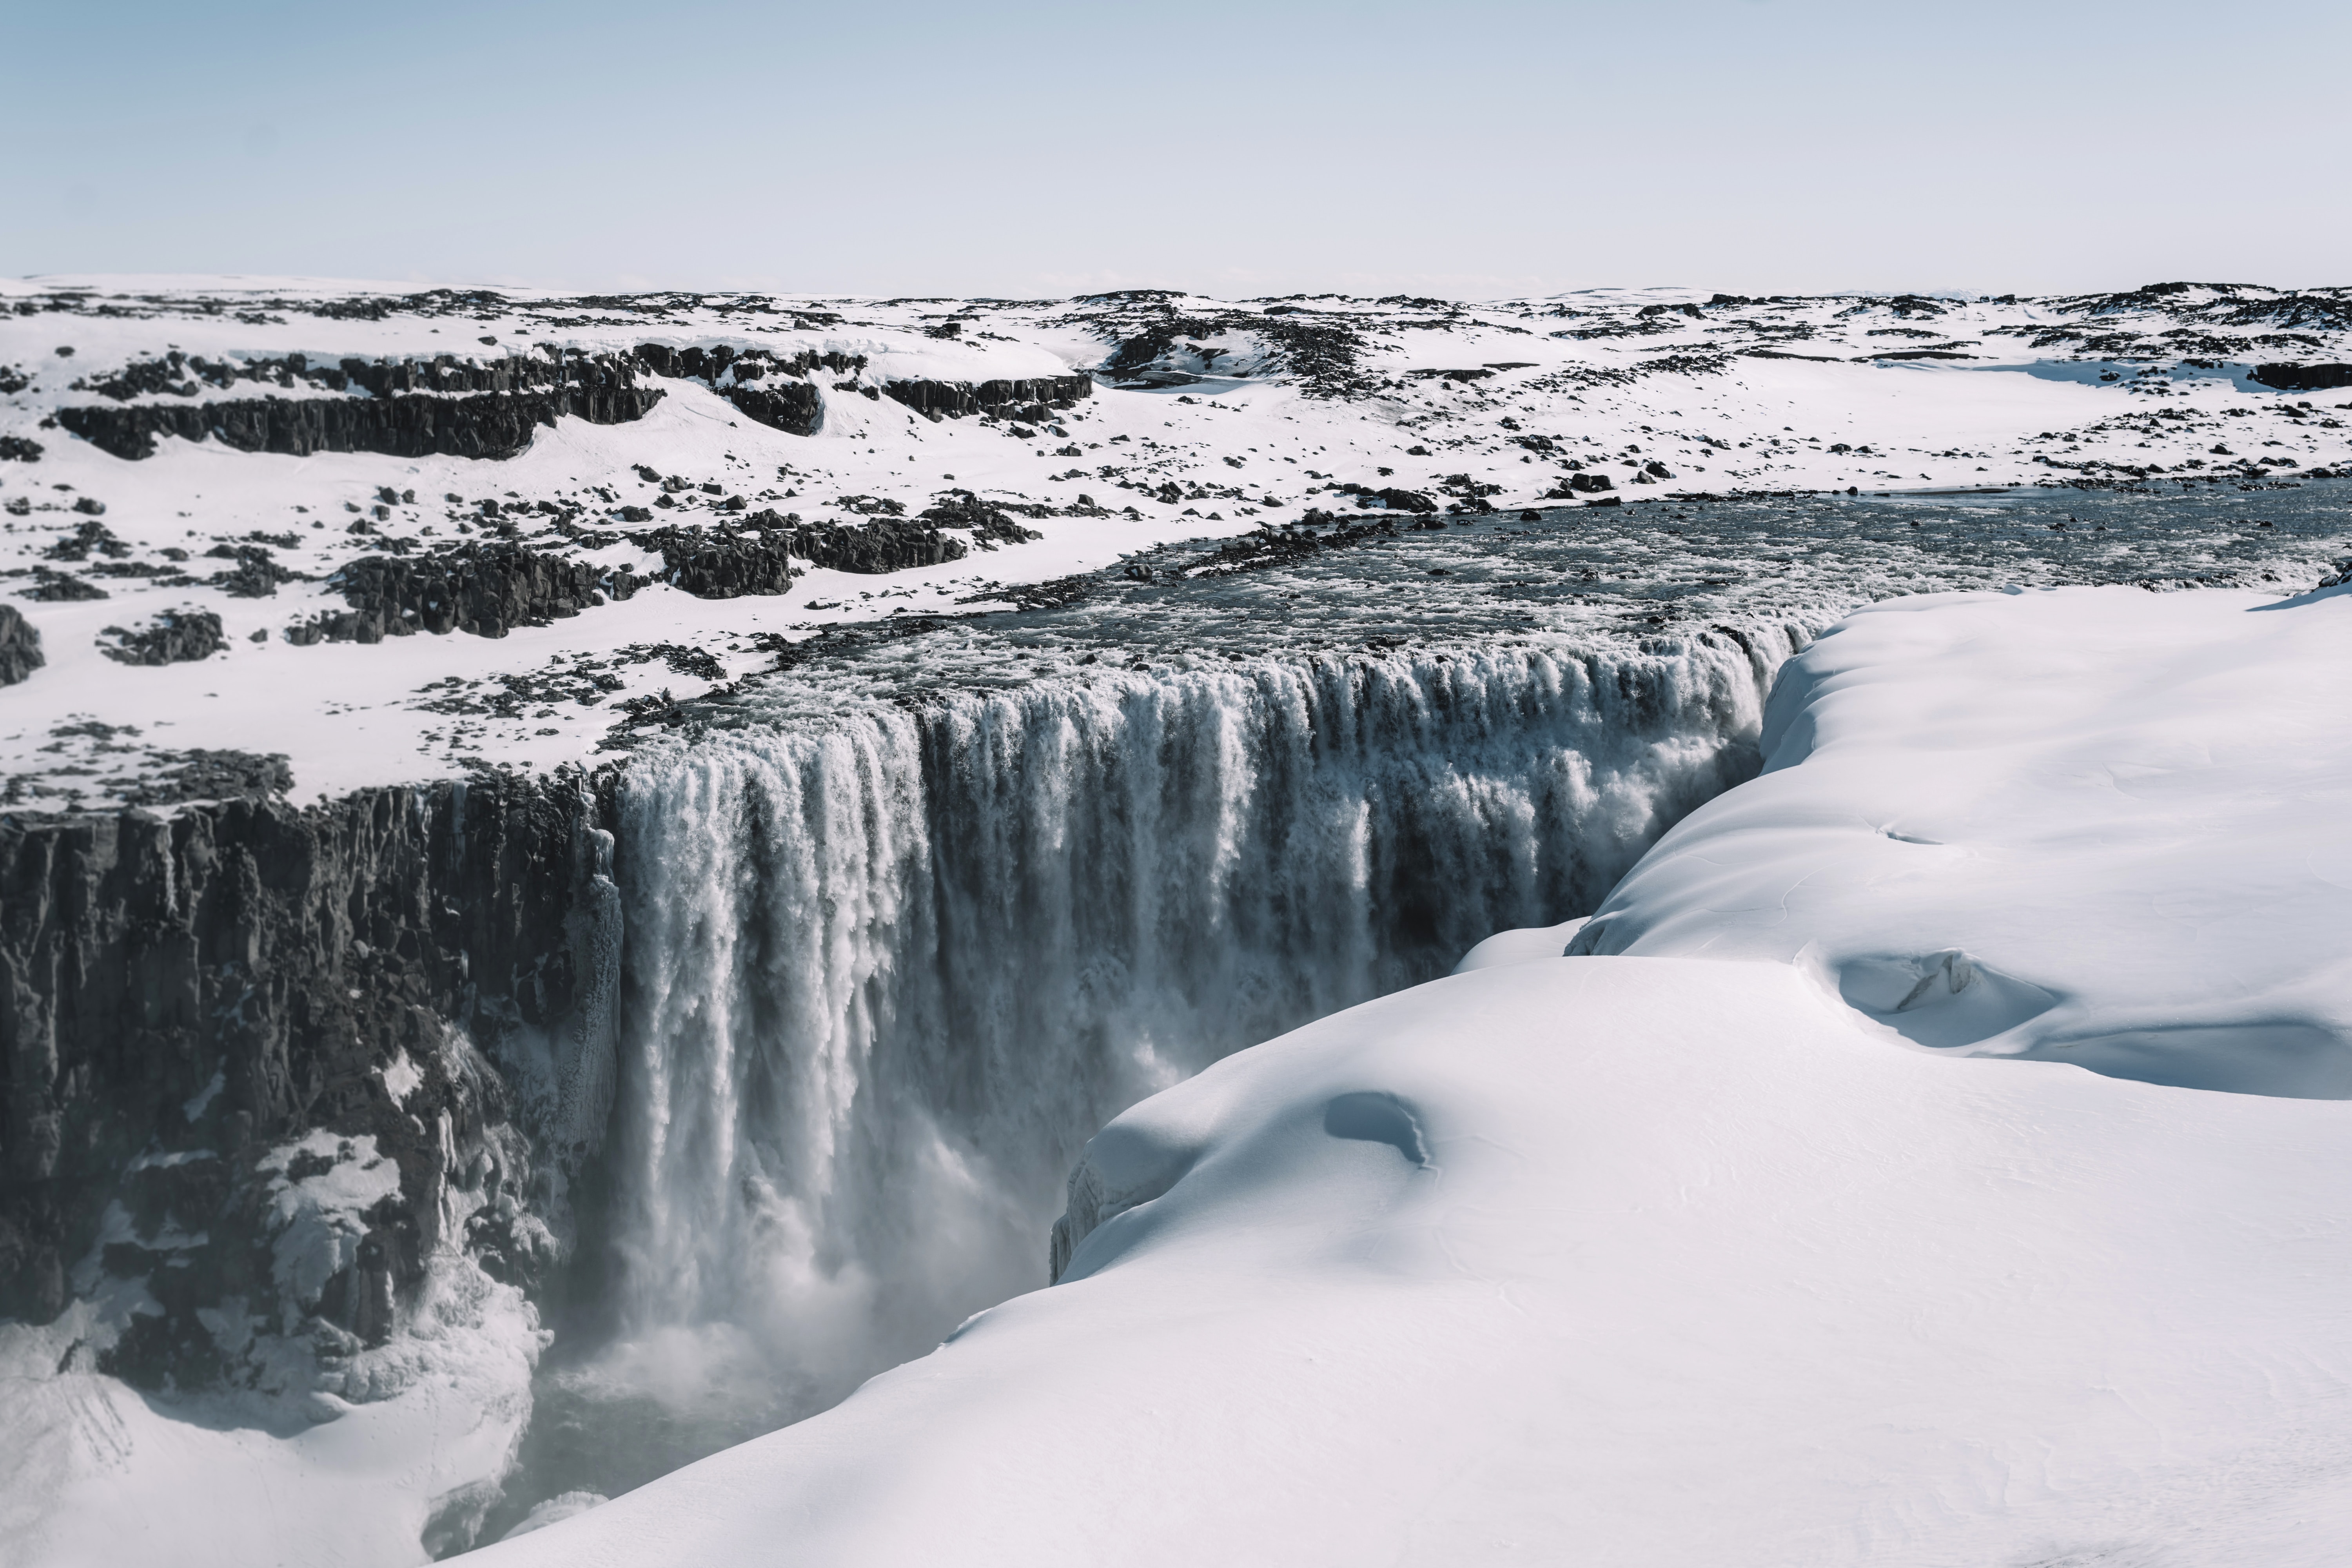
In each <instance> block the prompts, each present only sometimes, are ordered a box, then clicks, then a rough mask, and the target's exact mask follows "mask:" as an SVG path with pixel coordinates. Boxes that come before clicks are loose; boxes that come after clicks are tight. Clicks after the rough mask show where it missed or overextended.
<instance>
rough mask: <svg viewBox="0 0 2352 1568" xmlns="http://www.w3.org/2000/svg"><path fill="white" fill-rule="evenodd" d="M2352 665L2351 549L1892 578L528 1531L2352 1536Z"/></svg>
mask: <svg viewBox="0 0 2352 1568" xmlns="http://www.w3.org/2000/svg"><path fill="white" fill-rule="evenodd" d="M2347 673H2352V595H2345V594H2343V593H2341V592H2331V593H2322V594H2316V595H2307V596H2305V597H2303V598H2300V599H2295V600H2288V601H2280V600H2278V599H2275V598H2262V597H2257V596H2254V595H2243V594H2230V593H2219V594H2200V595H2166V596H2160V597H2151V596H2148V595H2143V594H2137V593H2133V592H2129V591H2126V590H2123V589H2116V588H2108V589H2095V590H2065V591H2058V592H2048V593H2026V594H2015V595H1998V594H1996V595H1985V594H1965V595H1947V596H1941V597H1937V598H1929V599H1917V600H1910V601H1903V602H1898V603H1896V604H1893V605H1886V606H1884V607H1881V608H1878V609H1875V610H1873V611H1870V612H1868V613H1865V614H1863V615H1861V616H1855V617H1854V618H1853V619H1852V620H1850V621H1849V622H1847V623H1845V625H1844V626H1842V627H1841V628H1840V629H1839V630H1838V631H1837V632H1835V633H1834V634H1832V636H1830V637H1826V638H1824V639H1822V641H1821V642H1820V643H1819V644H1818V645H1817V646H1816V647H1815V648H1814V649H1813V650H1811V652H1809V653H1808V654H1806V655H1804V656H1802V657H1801V658H1800V659H1799V661H1798V662H1797V663H1796V665H1795V666H1793V667H1792V673H1791V675H1790V679H1788V680H1787V681H1786V682H1784V684H1783V686H1782V688H1781V697H1780V702H1779V704H1778V707H1777V710H1776V712H1775V714H1774V717H1773V724H1772V737H1771V738H1772V741H1773V748H1772V752H1771V756H1772V762H1773V767H1774V771H1772V772H1771V773H1769V774H1767V775H1766V776H1765V777H1764V778H1762V779H1760V780H1759V781H1757V782H1755V783H1752V784H1746V785H1742V786H1740V787H1739V788H1738V789H1735V790H1733V791H1732V792H1730V793H1729V794H1727V795H1725V796H1723V797H1721V798H1719V799H1718V800H1717V802H1715V803H1714V804H1713V805H1709V806H1706V807H1703V808H1702V809H1701V810H1700V811H1698V812H1697V813H1696V814H1694V816H1691V817H1690V818H1689V819H1688V820H1687V821H1686V822H1685V824H1684V825H1683V826H1682V827H1681V828H1680V829H1678V830H1677V831H1675V833H1673V834H1671V835H1670V836H1669V837H1667V838H1666V839H1665V840H1664V841H1663V842H1662V843H1661V844H1660V845H1659V846H1658V847H1657V848H1656V849H1655V850H1654V851H1653V852H1652V854H1651V855H1650V856H1649V857H1648V858H1645V859H1644V860H1643V862H1642V863H1641V864H1640V865H1639V866H1638V867H1637V868H1635V869H1634V871H1633V873H1632V874H1630V875H1629V876H1628V877H1627V878H1626V879H1624V880H1623V881H1622V883H1621V884H1620V887H1619V889H1617V891H1616V892H1615V893H1613V894H1612V896H1611V897H1610V898H1609V899H1608V900H1604V902H1603V904H1602V908H1601V913H1600V915H1599V916H1598V917H1597V918H1596V919H1595V920H1594V921H1592V923H1591V924H1590V925H1589V926H1582V927H1578V926H1577V925H1576V924H1575V923H1574V922H1571V925H1570V927H1566V928H1560V929H1558V930H1555V931H1549V932H1546V933H1518V934H1515V935H1513V936H1511V937H1508V938H1504V939H1500V940H1498V941H1497V942H1494V943H1491V944H1489V945H1488V946H1487V947H1486V948H1485V949H1483V950H1481V952H1480V953H1478V954H1477V955H1475V959H1474V961H1473V962H1472V963H1467V964H1465V972H1464V973H1459V974H1457V975H1455V976H1454V977H1453V978H1450V979H1446V980H1442V981H1438V982H1435V983H1433V984H1427V985H1424V986H1421V987H1418V988H1416V989H1413V990H1412V991H1409V992H1405V993H1402V994H1398V995H1394V996H1391V997H1389V998H1386V999H1384V1000H1381V1001H1379V1002H1374V1003H1370V1004H1368V1005H1363V1006H1360V1007H1356V1008H1353V1009H1350V1010H1349V1011H1347V1012H1344V1013H1341V1014H1339V1015H1337V1016H1333V1017H1330V1018H1328V1019H1326V1020H1324V1021H1323V1022H1321V1023H1318V1024H1316V1025H1313V1026H1309V1027H1307V1028H1305V1029H1302V1030H1299V1031H1297V1032H1296V1033H1294V1034H1291V1035H1289V1036H1286V1037H1283V1038H1282V1039H1279V1040H1276V1041H1274V1042H1271V1043H1269V1044H1267V1045H1265V1046H1262V1047H1257V1048H1255V1049H1253V1050H1251V1051H1247V1052H1244V1053H1242V1054H1240V1055H1238V1056H1235V1057H1233V1058H1227V1059H1226V1060H1225V1061H1223V1062H1222V1063H1220V1064H1218V1065H1216V1066H1213V1067H1212V1068H1208V1069H1207V1070H1206V1071H1204V1072H1202V1073H1201V1074H1200V1075H1199V1076H1197V1077H1195V1078H1193V1079H1191V1080H1189V1081H1187V1082H1186V1083H1184V1084H1182V1085H1181V1086H1179V1087H1177V1088H1175V1089H1170V1090H1168V1091H1166V1092H1164V1093H1162V1094H1160V1095H1159V1096H1157V1097H1155V1098H1154V1099H1152V1100H1148V1101H1146V1102H1145V1103H1143V1104H1142V1105H1140V1106H1139V1107H1137V1108H1136V1109H1135V1110H1131V1111H1129V1112H1128V1113H1127V1114H1126V1115H1124V1116H1122V1117H1121V1118H1119V1119H1118V1121H1115V1122H1113V1123H1112V1124H1111V1126H1110V1127H1109V1128H1108V1129H1107V1130H1106V1131H1104V1132H1103V1133H1101V1134H1100V1135H1099V1136H1097V1138H1096V1139H1095V1141H1094V1142H1093V1143H1092V1144H1091V1145H1090V1146H1089V1150H1088V1153H1087V1158H1086V1160H1085V1161H1084V1162H1083V1163H1082V1164H1081V1166H1080V1168H1079V1170H1078V1172H1077V1173H1076V1175H1074V1177H1073V1179H1072V1182H1071V1190H1070V1205H1069V1211H1068V1214H1067V1215H1066V1217H1065V1220H1064V1222H1063V1225H1062V1226H1061V1227H1059V1229H1058V1230H1057V1235H1056V1238H1055V1248H1056V1254H1057V1261H1059V1262H1060V1264H1061V1268H1060V1270H1059V1271H1060V1282H1059V1283H1058V1284H1056V1285H1055V1287H1054V1288H1052V1289H1047V1290H1045V1291H1042V1292H1037V1293H1034V1294H1031V1295H1027V1296H1023V1297H1020V1298H1017V1299H1015V1300H1012V1301H1010V1302H1007V1303H1006V1304H1004V1305H1003V1306H1002V1307H999V1308H996V1309H994V1310H990V1311H987V1312H984V1313H982V1314H981V1315H979V1316H978V1317H976V1318H974V1319H973V1320H972V1321H970V1322H968V1323H967V1324H965V1325H964V1326H963V1328H961V1330H959V1331H957V1333H956V1334H955V1335H953V1336H952V1337H951V1338H950V1341H949V1342H947V1343H946V1344H944V1345H943V1346H941V1347H940V1350H938V1351H937V1352H934V1353H933V1354H931V1355H929V1356H928V1357H925V1358H923V1359H922V1360H919V1361H917V1362H914V1363H909V1364H908V1365H907V1366H904V1367H902V1368H900V1369H898V1370H897V1371H895V1372H892V1373H886V1374H885V1375H883V1376H881V1377H879V1378H877V1379H876V1380H874V1381H873V1382H872V1383H870V1384H867V1385H866V1388H864V1389H863V1390H862V1391H861V1392H860V1393H858V1394H856V1395H855V1396H854V1397H853V1398H851V1399H850V1400H849V1401H848V1402H847V1403H845V1405H841V1406H840V1407H839V1408H837V1409H836V1410H835V1411H833V1412H831V1413H829V1414H827V1415H822V1416H819V1417H816V1418H814V1419H813V1420H811V1421H808V1422H805V1423H803V1424H801V1425H800V1426H794V1427H792V1428H788V1429H786V1430H785V1431H782V1432H780V1433H777V1434H775V1435H773V1436H768V1437H765V1438H761V1439H759V1440H758V1441H756V1442H753V1443H750V1444H747V1445H744V1446H742V1447H738V1448H735V1449H732V1450H730V1451H729V1452H727V1453H725V1454H722V1455H719V1456H716V1457H714V1458H710V1459H708V1460H705V1461H703V1462H702V1463H700V1464H698V1465H695V1466H693V1467H690V1468H687V1469H685V1470H682V1471H679V1472H677V1474H675V1475H672V1476H670V1477H667V1478H665V1479H662V1480H659V1481H656V1482H655V1483H653V1484H651V1485H648V1486H646V1487H644V1488H642V1489H639V1490H637V1491H635V1492H633V1493H631V1494H629V1495H627V1496H625V1497H623V1498H620V1499H618V1500H614V1501H613V1502H611V1503H609V1504H606V1505H604V1506H602V1507H597V1508H593V1509H591V1510H589V1511H587V1512H585V1513H584V1514H581V1515H578V1516H575V1517H573V1518H572V1519H571V1520H569V1521H565V1522H562V1523H558V1524H554V1525H551V1527H549V1528H547V1529H545V1530H543V1531H536V1532H534V1533H532V1534H530V1535H529V1536H527V1537H525V1538H523V1539H521V1540H519V1541H516V1542H512V1543H510V1544H508V1545H504V1546H501V1547H498V1548H494V1549H492V1552H491V1554H490V1561H492V1562H494V1563H512V1564H518V1565H520V1564H524V1563H564V1564H566V1565H567V1568H571V1565H578V1564H600V1563H614V1564H618V1563H629V1564H648V1563H714V1562H716V1563H728V1562H736V1561H751V1560H760V1561H764V1560H768V1559H770V1558H772V1557H774V1556H775V1555H776V1554H777V1552H778V1551H779V1550H780V1548H782V1549H787V1550H788V1551H789V1553H790V1555H791V1557H792V1559H793V1561H795V1562H803V1563H878V1562H899V1561H917V1560H922V1559H927V1558H937V1559H951V1560H953V1561H956V1562H959V1563H996V1562H1003V1563H1014V1562H1018V1563H1040V1562H1043V1563H1098V1562H1103V1561H1107V1560H1116V1561H1120V1562H1128V1563H1199V1562H1205V1561H1284V1562H1299V1563H1339V1562H1360V1561H1367V1560H1378V1561H1384V1562H1400V1563H1494V1562H1504V1561H1525V1562H1530V1563H1559V1562H1579V1563H1641V1564H1645V1565H1660V1564H1675V1563H1690V1564H1694V1565H1696V1564H1707V1565H1713V1564H1719V1563H1726V1562H1738V1563H1752V1564H1779V1563H1786V1564H1822V1563H1916V1564H1923V1565H1932V1568H1940V1565H1944V1564H1951V1565H1954V1568H1959V1565H1963V1564H1981V1563H2119V1564H2120V1563H2130V1564H2163V1565H2168V1568H2189V1565H2196V1564H2214V1565H2217V1568H2218V1565H2221V1564H2236V1563H2247V1562H2261V1563H2275V1564H2290V1565H2292V1564H2319V1563H2332V1562H2334V1561H2336V1560H2337V1559H2338V1558H2339V1557H2340V1555H2341V1548H2342V1543H2343V1542H2344V1540H2345V1539H2346V1538H2347V1533H2352V1437H2348V1436H2347V1425H2346V1415H2347V1409H2348V1408H2352V1405H2347V1395H2352V1387H2347V1373H2346V1365H2347V1360H2346V1358H2347V1351H2352V1315H2347V1310H2346V1307H2345V1304H2344V1300H2343V1294H2342V1291H2341V1290H2340V1289H2338V1282H2339V1281H2340V1280H2341V1279H2343V1278H2344V1276H2345V1272H2346V1270H2347V1267H2352V1222H2347V1218H2346V1216H2345V1215H2344V1214H2343V1212H2342V1205H2341V1203H2340V1202H2339V1201H2338V1197H2337V1194H2340V1192H2341V1191H2342V1190H2343V1188H2344V1185H2345V1184H2346V1182H2347V1178H2352V1144H2347V1136H2346V1134H2347V1114H2352V1110H2347V1103H2346V1102H2345V1100H2343V1099H2341V1098H2315V1097H2340V1096H2342V1095H2343V1094H2344V1093H2345V1092H2346V1087H2347V1080H2346V1079H2344V1077H2343V1076H2342V1075H2343V1067H2342V1063H2343V1060H2344V1056H2345V1052H2346V1050H2347V1033H2352V1031H2347V1024H2352V1018H2347V1012H2346V1010H2345V1007H2344V1004H2343V999H2342V998H2343V973H2344V971H2343V958H2342V954H2341V951H2340V947H2341V944H2340V942H2339V940H2338V933H2339V932H2341V931H2343V930H2344V929H2346V926H2347V916H2352V910H2347V899H2352V870H2347V866H2352V861H2347V841H2346V838H2345V835H2344V830H2343V828H2342V826H2341V824H2342V820H2343V817H2344V807H2345V804H2346V802H2345V798H2344V796H2345V791H2346V787H2347V786H2346V784H2345V782H2344V781H2345V779H2346V778H2347V776H2352V770H2347V763H2352V755H2347V731H2346V730H2345V727H2344V726H2343V724H2342V723H2341V722H2340V720H2339V718H2338V717H2337V716H2336V714H2335V713H2334V712H2333V709H2332V705H2331V704H2330V703H2329V702H2328V701H2326V696H2325V694H2326V693H2328V692H2331V691H2333V690H2336V689H2340V688H2341V686H2342V684H2343V680H2344V679H2345V676H2346V675H2347ZM1586 933H1590V934H1589V935H1588V934H1586ZM1562 944H1569V945H1570V951H1571V952H1578V953H1580V954H1581V953H1584V952H1588V951H1589V950H1591V949H1593V948H1596V947H1598V948H1601V949H1602V950H1603V951H1604V952H1611V953H1612V956H1599V957H1595V956H1572V957H1561V956H1556V955H1557V954H1559V952H1560V947H1561V945H1562ZM1645 952H1654V953H1657V954H1659V956H1641V954H1643V953H1645ZM1897 969H1901V970H1902V971H1903V972H1904V973H1903V974H1901V975H1897V974H1896V973H1895V971H1896V970H1897ZM1906 977H1907V978H1906ZM2037 994H2038V995H2040V996H2043V997H2046V998H2048V999H2049V1002H2050V1004H2051V1005H2049V1007H2048V1010H2047V1011H2046V1012H2040V1011H2035V1010H2034V1009H2035V1008H2036V1007H2039V1006H2040V1005H2042V1004H2040V1003H2038V1002H2035V1001H2034V1000H2033V998H2034V997H2035V996H2036V995H2037ZM2029 1004H2030V1005H2029ZM2021 1012H2023V1013H2026V1014H2029V1015H2030V1016H2027V1017H2025V1018H2024V1019H2023V1021H2021V1020H2020V1017H2019V1016H2018V1015H2019V1014H2020V1013H2021ZM2036 1019H2042V1020H2046V1022H2045V1023H2043V1024H2042V1026H2040V1027H2039V1028H2036V1027H2034V1020H2036ZM2003 1057H2010V1058H2018V1057H2022V1058H2026V1059H2000V1058H2003ZM2285 1061H2291V1062H2292V1063H2294V1065H2295V1067H2296V1068H2297V1069H2298V1072H2297V1074H2295V1075H2286V1074H2283V1073H2282V1071H2281V1070H2280V1064H2281V1063H2282V1062H2285ZM2078 1062H2079V1063H2080V1064H2081V1065H2076V1064H2077V1063H2078ZM2085 1068H2093V1069H2096V1070H2085ZM2141 1079H2158V1080H2162V1081H2136V1080H2141ZM2184 1083H2196V1084H2204V1085H2210V1086H2213V1087H2206V1088H2184V1087H2179V1085H2181V1084H2184ZM2226 1089H2249V1090H2266V1091H2269V1092H2225V1091H2224V1090H2226Z"/></svg>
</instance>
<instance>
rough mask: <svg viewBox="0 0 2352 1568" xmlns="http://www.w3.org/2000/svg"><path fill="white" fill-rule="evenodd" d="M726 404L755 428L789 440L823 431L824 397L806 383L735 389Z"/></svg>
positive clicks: (794, 382) (729, 394)
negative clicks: (767, 430) (778, 432)
mask: <svg viewBox="0 0 2352 1568" xmlns="http://www.w3.org/2000/svg"><path fill="white" fill-rule="evenodd" d="M727 401H728V402H730V403H731V404H733V405H735V408H736V411H737V412H738V413H740V414H741V415H742V416H743V417H745V418H746V419H749V420H751V421H752V422H753V423H754V424H759V425H765V426H768V427H769V428H771V429H774V430H782V431H783V432H784V433H785V434H786V435H790V436H814V435H815V434H816V433H817V432H818V431H819V430H821V429H823V428H824V395H823V394H822V393H820V392H818V391H817V389H816V388H815V387H814V386H813V385H811V384H809V383H807V382H805V381H789V382H785V383H784V384H782V385H779V386H732V387H730V388H728V389H727Z"/></svg>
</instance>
